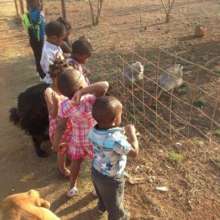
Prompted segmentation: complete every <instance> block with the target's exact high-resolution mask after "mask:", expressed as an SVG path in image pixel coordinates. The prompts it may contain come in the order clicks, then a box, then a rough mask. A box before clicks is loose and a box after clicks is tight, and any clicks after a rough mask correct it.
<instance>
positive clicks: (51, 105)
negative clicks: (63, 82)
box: [44, 88, 59, 118]
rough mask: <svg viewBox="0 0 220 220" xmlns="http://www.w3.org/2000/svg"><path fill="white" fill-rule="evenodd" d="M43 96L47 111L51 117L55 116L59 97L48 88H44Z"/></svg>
mask: <svg viewBox="0 0 220 220" xmlns="http://www.w3.org/2000/svg"><path fill="white" fill-rule="evenodd" d="M44 97H45V101H46V104H47V110H48V112H49V113H50V115H51V116H52V117H53V118H55V117H57V113H58V99H59V97H58V96H57V95H56V94H55V93H54V92H53V91H52V90H51V89H50V88H48V89H46V90H45V93H44Z"/></svg>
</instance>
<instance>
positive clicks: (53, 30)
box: [45, 21, 66, 37]
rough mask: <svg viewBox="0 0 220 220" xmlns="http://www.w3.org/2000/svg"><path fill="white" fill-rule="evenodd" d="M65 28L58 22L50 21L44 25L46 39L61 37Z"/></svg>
mask: <svg viewBox="0 0 220 220" xmlns="http://www.w3.org/2000/svg"><path fill="white" fill-rule="evenodd" d="M65 31H66V30H65V26H64V25H63V24H62V23H60V22H58V21H51V22H49V23H47V24H46V27H45V32H46V35H47V37H51V36H56V37H61V36H62V35H64V34H65Z"/></svg>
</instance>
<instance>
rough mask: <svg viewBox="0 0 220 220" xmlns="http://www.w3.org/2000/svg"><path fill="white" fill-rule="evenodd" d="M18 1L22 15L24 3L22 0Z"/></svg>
mask: <svg viewBox="0 0 220 220" xmlns="http://www.w3.org/2000/svg"><path fill="white" fill-rule="evenodd" d="M19 3H20V10H21V14H22V15H23V14H24V3H23V0H19Z"/></svg>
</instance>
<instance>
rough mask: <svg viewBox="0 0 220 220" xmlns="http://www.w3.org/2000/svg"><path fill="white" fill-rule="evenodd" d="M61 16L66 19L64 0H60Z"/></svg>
mask: <svg viewBox="0 0 220 220" xmlns="http://www.w3.org/2000/svg"><path fill="white" fill-rule="evenodd" d="M61 9H62V17H63V18H64V19H65V20H66V5H65V0H61Z"/></svg>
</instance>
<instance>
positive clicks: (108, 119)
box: [92, 96, 122, 124]
mask: <svg viewBox="0 0 220 220" xmlns="http://www.w3.org/2000/svg"><path fill="white" fill-rule="evenodd" d="M121 108H122V104H121V102H120V101H119V100H118V99H117V98H115V97H114V96H102V97H99V98H97V99H96V101H95V103H94V105H93V109H92V116H93V118H94V119H95V120H96V121H97V123H98V124H103V123H112V122H113V121H114V119H115V117H116V116H117V113H118V110H119V109H121Z"/></svg>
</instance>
